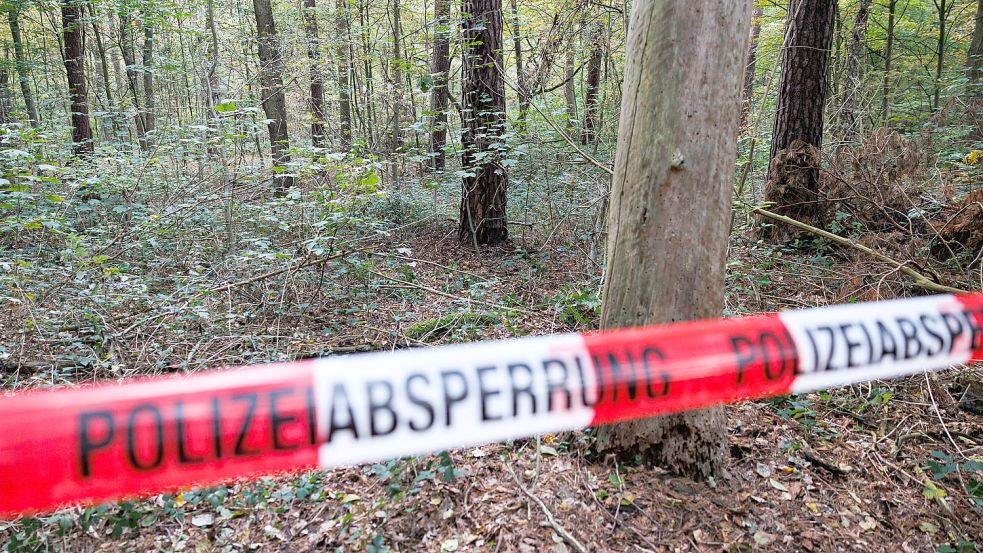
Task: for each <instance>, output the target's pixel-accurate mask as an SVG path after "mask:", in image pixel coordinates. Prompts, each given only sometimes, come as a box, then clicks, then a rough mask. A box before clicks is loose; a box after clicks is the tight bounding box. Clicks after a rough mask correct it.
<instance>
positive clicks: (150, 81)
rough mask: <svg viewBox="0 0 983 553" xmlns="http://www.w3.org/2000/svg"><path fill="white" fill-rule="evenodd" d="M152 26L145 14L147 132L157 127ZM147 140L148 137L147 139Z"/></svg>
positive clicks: (144, 114)
mask: <svg viewBox="0 0 983 553" xmlns="http://www.w3.org/2000/svg"><path fill="white" fill-rule="evenodd" d="M153 65H154V28H153V26H152V24H151V23H150V21H148V20H147V16H146V15H145V17H144V20H143V73H142V75H143V108H144V109H143V128H144V131H145V132H146V133H147V134H150V133H153V132H154V130H155V129H156V128H157V117H156V115H155V112H154V110H155V109H156V104H157V101H156V99H155V96H154V70H153ZM148 141H149V139H148Z"/></svg>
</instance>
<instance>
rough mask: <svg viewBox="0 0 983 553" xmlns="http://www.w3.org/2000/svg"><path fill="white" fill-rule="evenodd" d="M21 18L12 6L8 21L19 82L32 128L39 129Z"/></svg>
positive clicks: (8, 13)
mask: <svg viewBox="0 0 983 553" xmlns="http://www.w3.org/2000/svg"><path fill="white" fill-rule="evenodd" d="M19 16H20V12H19V10H18V9H16V7H14V6H11V7H10V9H9V11H8V12H7V20H8V23H9V25H10V39H11V41H12V42H13V43H14V60H15V61H16V62H17V80H18V81H19V82H20V92H21V95H23V96H24V107H25V108H26V109H27V120H28V121H30V123H31V126H32V127H37V126H38V123H39V119H38V108H37V105H36V104H35V103H34V92H33V91H32V90H31V68H30V66H29V62H28V60H27V54H26V52H25V49H24V39H23V37H22V36H21V32H20V21H18V17H19Z"/></svg>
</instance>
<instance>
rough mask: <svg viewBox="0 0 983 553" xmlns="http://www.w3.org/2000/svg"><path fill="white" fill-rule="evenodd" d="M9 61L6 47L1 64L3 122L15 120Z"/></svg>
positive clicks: (0, 89) (1, 109)
mask: <svg viewBox="0 0 983 553" xmlns="http://www.w3.org/2000/svg"><path fill="white" fill-rule="evenodd" d="M9 63H10V61H9V60H8V59H7V51H6V49H4V60H3V66H0V123H2V124H7V123H10V122H11V121H13V117H12V116H11V111H13V110H12V108H13V105H12V102H11V95H10V71H8V70H7V66H8V64H9Z"/></svg>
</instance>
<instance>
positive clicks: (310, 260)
mask: <svg viewBox="0 0 983 553" xmlns="http://www.w3.org/2000/svg"><path fill="white" fill-rule="evenodd" d="M353 253H357V251H355V250H353V251H348V252H341V253H336V254H334V255H329V256H328V257H321V258H314V257H305V258H304V260H303V261H301V262H300V263H297V264H295V265H290V266H289V267H286V268H283V269H277V270H275V271H269V272H266V273H263V274H260V275H256V276H254V277H250V278H247V279H245V280H240V281H238V282H230V283H228V284H223V285H221V286H217V287H215V288H209V289H208V290H205V291H204V293H212V292H221V291H224V290H229V289H232V288H237V287H239V286H245V285H247V284H252V283H254V282H257V281H260V280H265V279H267V278H270V277H275V276H277V275H281V274H283V273H287V272H290V271H299V270H300V269H303V268H304V267H313V266H316V265H321V264H324V263H327V262H328V261H331V260H334V259H338V258H339V257H344V256H346V255H349V254H353Z"/></svg>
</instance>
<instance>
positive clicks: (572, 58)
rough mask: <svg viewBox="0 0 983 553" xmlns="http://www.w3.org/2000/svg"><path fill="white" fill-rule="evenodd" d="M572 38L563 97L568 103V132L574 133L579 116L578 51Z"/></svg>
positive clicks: (565, 66)
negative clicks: (576, 75)
mask: <svg viewBox="0 0 983 553" xmlns="http://www.w3.org/2000/svg"><path fill="white" fill-rule="evenodd" d="M573 46H574V45H573V41H572V40H571V44H570V47H569V48H567V56H566V61H565V64H564V77H565V78H566V82H565V83H563V99H564V100H565V101H566V103H567V132H568V133H573V131H574V130H575V129H576V126H577V121H578V119H579V116H578V115H577V81H576V78H575V73H576V71H577V69H576V67H575V66H576V65H577V52H576V50H575V49H574V47H573Z"/></svg>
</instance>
